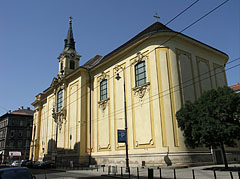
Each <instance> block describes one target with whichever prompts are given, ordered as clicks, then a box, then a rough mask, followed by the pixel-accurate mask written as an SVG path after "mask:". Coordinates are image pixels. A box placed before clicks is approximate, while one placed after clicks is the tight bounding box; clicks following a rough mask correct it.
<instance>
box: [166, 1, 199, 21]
mask: <svg viewBox="0 0 240 179" xmlns="http://www.w3.org/2000/svg"><path fill="white" fill-rule="evenodd" d="M198 1H199V0H196V1H195V2H193V3H192V4H190V5H189V6H188V7H187V8H186V9H184V10H183V11H182V12H180V13H179V14H178V15H176V16H175V17H174V18H172V19H171V20H170V21H168V22H167V23H166V24H165V25H168V24H170V23H171V22H172V21H174V20H175V19H176V18H177V17H179V16H180V15H182V14H183V13H184V12H186V11H187V10H188V9H190V8H191V7H192V6H193V5H194V4H196V3H197V2H198Z"/></svg>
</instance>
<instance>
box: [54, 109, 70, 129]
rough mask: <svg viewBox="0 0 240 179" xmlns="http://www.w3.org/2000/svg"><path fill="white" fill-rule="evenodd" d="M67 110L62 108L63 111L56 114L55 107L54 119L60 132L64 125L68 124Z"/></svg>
mask: <svg viewBox="0 0 240 179" xmlns="http://www.w3.org/2000/svg"><path fill="white" fill-rule="evenodd" d="M66 116H67V110H66V108H64V107H63V108H62V109H61V111H59V112H56V110H55V108H54V107H53V110H52V118H53V119H54V122H55V123H56V124H57V125H58V127H59V131H60V132H61V129H62V124H63V123H64V122H66Z"/></svg>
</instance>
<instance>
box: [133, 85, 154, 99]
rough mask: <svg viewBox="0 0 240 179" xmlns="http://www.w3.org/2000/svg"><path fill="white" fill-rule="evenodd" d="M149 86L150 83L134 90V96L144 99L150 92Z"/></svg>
mask: <svg viewBox="0 0 240 179" xmlns="http://www.w3.org/2000/svg"><path fill="white" fill-rule="evenodd" d="M149 86H150V82H147V83H145V84H143V85H141V86H137V87H134V88H132V90H133V91H134V95H136V96H138V97H139V98H141V99H142V98H143V97H144V95H145V94H146V91H147V90H149Z"/></svg>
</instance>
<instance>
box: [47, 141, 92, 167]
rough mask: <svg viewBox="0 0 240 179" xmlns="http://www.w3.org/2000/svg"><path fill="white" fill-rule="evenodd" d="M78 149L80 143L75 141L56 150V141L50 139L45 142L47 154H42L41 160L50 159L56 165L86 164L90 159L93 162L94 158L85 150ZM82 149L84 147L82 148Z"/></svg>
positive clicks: (78, 165) (80, 165) (76, 165)
mask: <svg viewBox="0 0 240 179" xmlns="http://www.w3.org/2000/svg"><path fill="white" fill-rule="evenodd" d="M80 149H81V143H80V142H77V143H75V144H74V145H73V146H72V147H71V146H69V148H67V149H66V148H61V147H58V148H57V150H56V141H55V140H54V139H50V140H49V141H48V144H47V154H44V157H43V161H52V162H54V163H56V165H57V166H58V167H82V166H88V165H89V163H90V162H89V161H90V160H91V162H94V163H95V161H94V159H91V157H90V155H89V154H88V153H87V152H86V151H84V152H82V151H80ZM43 150H44V149H43ZM83 150H86V149H85V148H84V149H83ZM80 154H81V155H80ZM71 165H73V166H71Z"/></svg>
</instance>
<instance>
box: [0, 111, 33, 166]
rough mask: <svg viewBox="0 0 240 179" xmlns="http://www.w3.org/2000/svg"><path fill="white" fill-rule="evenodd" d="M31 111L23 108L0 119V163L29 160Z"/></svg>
mask: <svg viewBox="0 0 240 179" xmlns="http://www.w3.org/2000/svg"><path fill="white" fill-rule="evenodd" d="M32 123H33V111H32V110H31V109H30V108H27V109H24V108H23V107H21V108H19V109H18V110H15V111H13V112H8V113H6V114H4V115H2V116H1V117H0V161H1V163H5V162H8V161H12V160H24V159H29V151H30V143H31V137H32Z"/></svg>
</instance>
